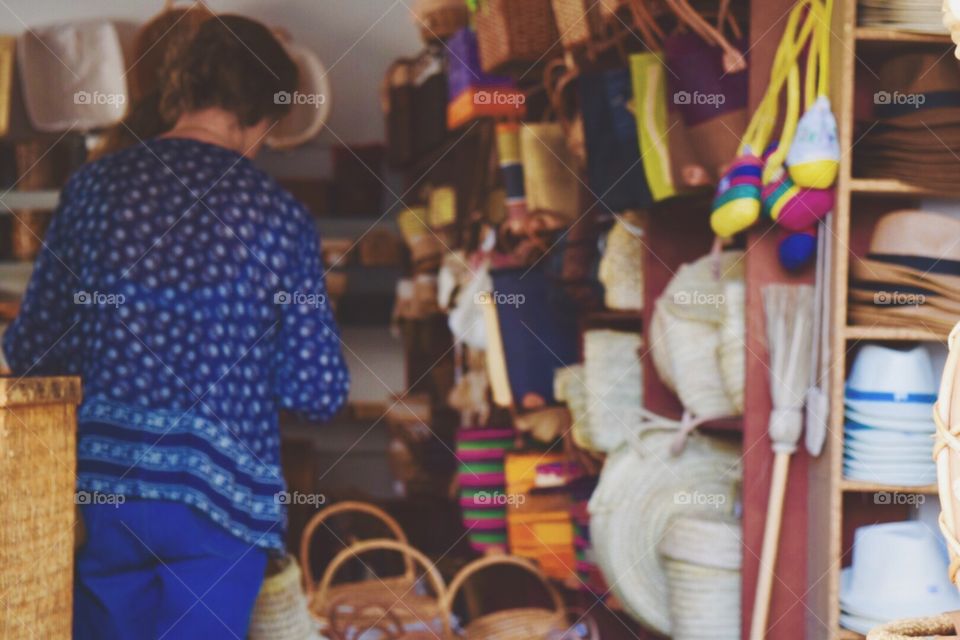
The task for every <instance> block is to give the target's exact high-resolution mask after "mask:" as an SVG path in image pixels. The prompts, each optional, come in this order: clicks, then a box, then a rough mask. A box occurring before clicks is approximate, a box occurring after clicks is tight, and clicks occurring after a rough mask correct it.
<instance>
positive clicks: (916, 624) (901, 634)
mask: <svg viewBox="0 0 960 640" xmlns="http://www.w3.org/2000/svg"><path fill="white" fill-rule="evenodd" d="M954 624H955V622H954V619H953V618H951V616H949V615H947V614H941V615H939V616H931V617H929V618H906V619H904V620H894V621H893V622H888V623H886V624H882V625H880V626H879V627H876V628H874V629H871V630H870V633H868V634H867V640H910V639H911V638H916V639H918V640H919V639H923V640H932V639H933V638H944V640H946V638H954V637H958V635H960V628H958V627H956V626H954Z"/></svg>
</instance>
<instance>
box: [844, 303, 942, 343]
mask: <svg viewBox="0 0 960 640" xmlns="http://www.w3.org/2000/svg"><path fill="white" fill-rule="evenodd" d="M847 315H848V316H849V318H850V322H851V323H852V324H855V325H867V326H884V327H903V328H908V329H918V328H920V329H926V330H928V331H931V332H933V333H935V334H938V335H947V334H948V333H950V330H951V329H953V326H954V325H955V324H956V323H957V320H958V318H957V315H956V314H952V313H946V312H942V311H938V310H936V309H934V308H933V307H876V306H873V305H860V304H850V305H849V306H848V308H847Z"/></svg>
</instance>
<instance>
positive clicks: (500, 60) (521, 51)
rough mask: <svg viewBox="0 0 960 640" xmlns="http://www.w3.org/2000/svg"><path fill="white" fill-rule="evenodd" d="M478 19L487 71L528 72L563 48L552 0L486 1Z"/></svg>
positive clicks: (481, 49) (481, 5) (481, 58)
mask: <svg viewBox="0 0 960 640" xmlns="http://www.w3.org/2000/svg"><path fill="white" fill-rule="evenodd" d="M475 22H476V27H477V45H478V48H479V52H480V66H481V68H482V69H483V70H484V71H486V72H487V73H501V72H506V71H510V70H511V69H513V70H519V71H520V72H521V73H525V72H526V71H527V70H528V69H529V68H530V67H532V66H535V65H537V64H539V63H541V62H547V61H548V60H549V59H550V58H552V57H555V56H556V55H558V54H559V53H560V52H561V49H562V47H560V34H558V33H557V24H556V21H555V20H554V17H553V7H552V6H551V4H550V0H484V1H483V2H481V3H480V4H479V6H478V8H477V14H476V18H475Z"/></svg>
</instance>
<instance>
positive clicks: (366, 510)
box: [300, 500, 416, 591]
mask: <svg viewBox="0 0 960 640" xmlns="http://www.w3.org/2000/svg"><path fill="white" fill-rule="evenodd" d="M343 513H362V514H365V515H367V516H370V517H371V518H373V519H375V520H379V521H380V522H382V523H383V524H385V525H386V526H387V528H388V529H389V530H390V533H392V534H393V537H394V538H395V539H396V540H397V541H398V542H401V543H403V544H409V540H407V534H405V533H404V532H403V529H402V528H401V527H400V525H399V524H398V523H397V521H396V520H394V519H393V517H392V516H391V515H390V514H389V513H387V512H386V511H384V510H383V509H381V508H379V507H377V506H375V505H372V504H370V503H368V502H355V501H352V500H345V501H343V502H338V503H337V504H335V505H331V506H329V507H327V508H326V509H324V510H322V511H320V512H318V513H316V514H314V516H313V517H312V518H310V521H309V522H308V523H307V526H306V527H304V529H303V535H301V536H300V570H301V571H302V572H303V580H304V583H305V584H306V587H307V591H312V590H313V588H314V586H315V584H316V581H315V579H314V576H313V571H312V570H311V569H310V542H311V541H312V540H313V537H314V535H315V533H316V531H317V529H319V528H320V525H322V524H323V523H324V522H326V521H327V520H329V519H330V518H333V517H334V516H337V515H340V514H343ZM405 561H406V568H405V571H404V577H407V578H410V579H411V580H412V579H413V578H414V577H415V575H416V571H415V567H414V564H413V560H411V559H410V558H406V557H405Z"/></svg>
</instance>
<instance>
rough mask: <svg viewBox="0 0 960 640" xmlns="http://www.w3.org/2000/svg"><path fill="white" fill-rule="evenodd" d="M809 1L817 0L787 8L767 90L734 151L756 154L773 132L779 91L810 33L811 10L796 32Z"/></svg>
mask: <svg viewBox="0 0 960 640" xmlns="http://www.w3.org/2000/svg"><path fill="white" fill-rule="evenodd" d="M813 2H817V0H799V1H798V2H797V4H796V5H795V6H794V8H793V9H792V10H791V12H790V16H789V18H788V19H787V25H786V28H785V29H784V34H783V37H782V39H781V40H780V45H779V46H778V48H777V52H776V55H775V56H774V60H773V66H772V68H771V71H770V83H769V85H768V87H767V92H766V93H765V94H764V96H763V99H762V100H761V101H760V104H759V105H758V106H757V109H756V111H755V112H754V114H753V117H752V118H751V119H750V122H749V124H748V125H747V129H746V131H745V133H744V135H743V141H742V142H741V144H740V149H739V151H738V153H739V154H741V155H742V154H743V153H745V152H746V151H747V149H750V150H751V151H752V152H753V153H755V154H756V155H760V154H762V153H763V151H764V148H765V147H766V146H767V142H768V141H769V139H770V136H771V134H772V133H773V127H774V126H775V125H776V123H777V111H778V105H779V102H780V91H781V89H782V88H783V85H784V83H786V81H787V80H788V78H789V75H790V69H791V68H792V65H793V63H794V62H795V61H796V58H797V56H798V55H799V54H800V51H801V50H802V49H803V47H804V46H805V45H806V42H807V39H808V38H810V37H811V35H812V31H813V26H814V21H815V16H814V15H813V13H812V12H810V13H808V14H807V16H806V18H805V20H804V22H803V26H802V27H801V28H800V30H799V32H797V24H798V23H799V22H800V16H801V15H802V14H803V12H804V10H806V9H807V7H808V6H810V5H811V3H813Z"/></svg>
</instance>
